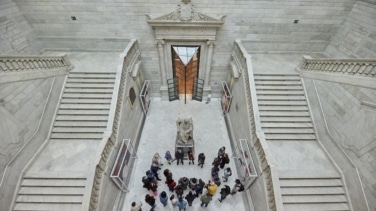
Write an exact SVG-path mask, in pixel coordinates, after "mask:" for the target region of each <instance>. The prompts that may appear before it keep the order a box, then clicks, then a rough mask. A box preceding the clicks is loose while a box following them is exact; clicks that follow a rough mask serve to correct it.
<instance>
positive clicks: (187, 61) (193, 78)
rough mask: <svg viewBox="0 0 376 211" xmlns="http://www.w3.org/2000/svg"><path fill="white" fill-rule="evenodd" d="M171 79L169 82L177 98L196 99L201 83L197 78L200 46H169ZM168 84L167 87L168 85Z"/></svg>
mask: <svg viewBox="0 0 376 211" xmlns="http://www.w3.org/2000/svg"><path fill="white" fill-rule="evenodd" d="M171 55H172V72H173V79H171V80H170V84H173V86H174V88H175V94H176V95H178V98H179V99H180V98H182V97H183V98H184V102H185V103H186V102H187V99H188V100H190V99H196V98H197V93H198V90H199V88H200V87H201V86H200V85H201V83H202V84H203V80H201V79H199V78H198V76H199V66H200V46H179V45H172V46H171ZM170 84H169V87H170Z"/></svg>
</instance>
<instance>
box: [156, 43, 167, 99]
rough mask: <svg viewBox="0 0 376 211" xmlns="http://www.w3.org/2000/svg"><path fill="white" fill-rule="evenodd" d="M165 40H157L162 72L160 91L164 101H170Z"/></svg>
mask: <svg viewBox="0 0 376 211" xmlns="http://www.w3.org/2000/svg"><path fill="white" fill-rule="evenodd" d="M164 44H165V41H164V40H161V39H160V40H157V48H158V57H159V69H160V72H161V87H160V88H159V91H160V92H161V96H162V99H163V100H166V99H168V90H167V77H166V65H165V55H164Z"/></svg>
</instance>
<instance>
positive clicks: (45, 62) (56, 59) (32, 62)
mask: <svg viewBox="0 0 376 211" xmlns="http://www.w3.org/2000/svg"><path fill="white" fill-rule="evenodd" d="M55 68H67V69H72V64H71V63H70V62H69V60H68V59H67V55H66V54H65V55H63V56H26V55H25V56H19V55H17V56H13V55H1V56H0V73H8V72H20V71H30V70H38V69H55Z"/></svg>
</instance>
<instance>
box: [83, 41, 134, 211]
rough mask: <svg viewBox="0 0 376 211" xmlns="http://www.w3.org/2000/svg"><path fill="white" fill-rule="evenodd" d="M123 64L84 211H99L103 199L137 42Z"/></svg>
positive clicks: (92, 169)
mask: <svg viewBox="0 0 376 211" xmlns="http://www.w3.org/2000/svg"><path fill="white" fill-rule="evenodd" d="M120 57H121V59H122V60H123V63H122V64H121V66H118V70H117V74H116V79H115V86H114V92H113V95H112V101H111V109H110V114H109V118H108V123H107V129H106V132H104V134H103V138H102V141H101V144H100V146H99V147H98V151H97V155H96V159H94V160H93V162H92V164H91V166H92V167H91V170H90V171H91V172H90V175H91V176H90V178H87V184H88V186H89V187H87V188H86V193H85V198H84V201H83V206H82V210H83V211H87V210H90V211H94V210H98V209H99V203H100V202H99V201H100V198H101V195H100V194H101V190H102V185H103V179H104V177H105V171H106V168H107V163H108V158H109V156H110V153H111V152H112V150H113V147H114V145H115V143H116V140H117V139H118V132H119V124H120V114H121V109H122V106H123V102H124V97H125V82H126V78H127V77H128V76H129V70H130V69H131V66H133V65H135V61H137V60H138V59H140V52H139V48H138V44H137V41H136V40H131V42H130V43H129V44H128V46H127V47H126V48H125V50H124V52H123V53H122V54H121V55H120Z"/></svg>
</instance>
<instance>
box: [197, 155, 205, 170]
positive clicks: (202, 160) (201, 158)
mask: <svg viewBox="0 0 376 211" xmlns="http://www.w3.org/2000/svg"><path fill="white" fill-rule="evenodd" d="M204 163H205V154H204V153H200V154H199V155H198V166H201V168H202V167H203V166H204Z"/></svg>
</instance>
